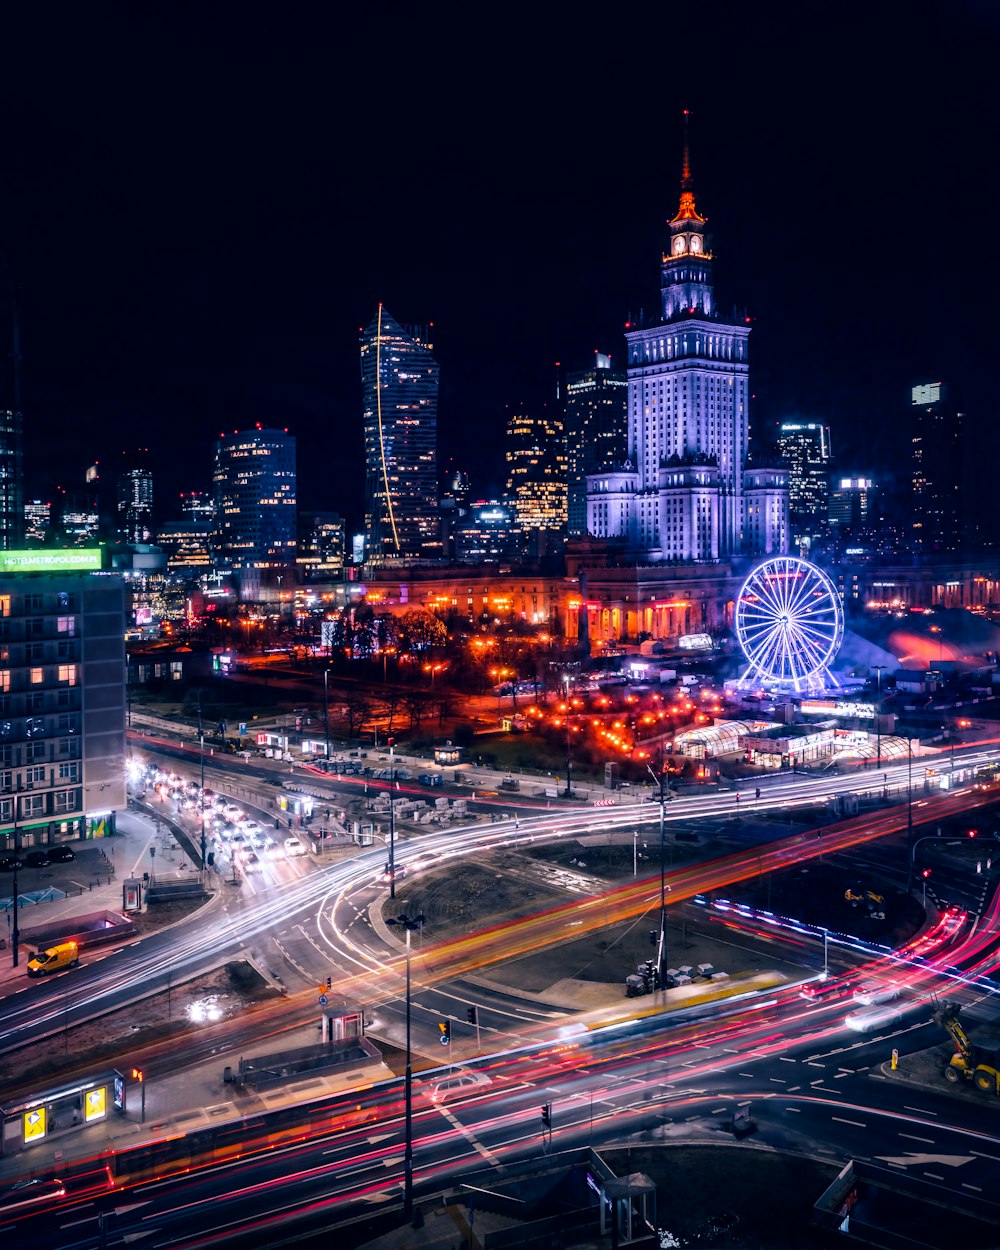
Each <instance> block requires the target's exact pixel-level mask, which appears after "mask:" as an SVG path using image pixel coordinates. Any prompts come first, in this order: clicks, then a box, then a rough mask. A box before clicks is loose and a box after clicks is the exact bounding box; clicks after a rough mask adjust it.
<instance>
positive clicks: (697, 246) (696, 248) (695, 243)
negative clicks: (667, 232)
mask: <svg viewBox="0 0 1000 1250" xmlns="http://www.w3.org/2000/svg"><path fill="white" fill-rule="evenodd" d="M691 251H692V252H700V251H701V235H700V234H693V235H692V236H691Z"/></svg>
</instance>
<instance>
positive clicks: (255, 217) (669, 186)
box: [0, 0, 1000, 523]
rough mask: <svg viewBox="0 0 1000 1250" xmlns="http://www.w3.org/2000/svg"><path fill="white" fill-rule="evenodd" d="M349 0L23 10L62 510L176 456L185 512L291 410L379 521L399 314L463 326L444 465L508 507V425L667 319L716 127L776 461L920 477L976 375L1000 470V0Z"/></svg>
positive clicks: (9, 81)
mask: <svg viewBox="0 0 1000 1250" xmlns="http://www.w3.org/2000/svg"><path fill="white" fill-rule="evenodd" d="M343 7H344V6H319V5H297V6H267V7H266V8H265V7H264V6H244V5H235V4H211V5H204V4H199V5H195V4H189V5H185V4H174V5H166V4H155V3H154V4H140V5H130V4H120V5H102V4H96V5H89V6H69V5H60V4H56V5H53V6H46V7H45V8H44V9H43V7H42V6H22V12H21V13H19V14H17V15H14V16H12V15H11V13H10V12H9V9H8V11H7V12H5V15H4V16H3V18H0V45H2V58H3V59H2V72H0V108H2V113H0V126H2V132H3V139H4V143H3V160H2V165H0V254H3V255H4V256H5V257H6V263H7V267H8V269H9V271H10V274H11V276H12V278H13V281H14V284H15V287H16V291H17V298H18V302H19V305H20V309H21V324H22V339H23V408H24V411H25V414H26V424H27V429H28V436H27V445H26V471H27V488H28V493H29V495H32V496H33V495H35V494H36V493H40V494H42V495H43V497H47V494H48V493H50V492H51V491H52V489H53V488H54V487H55V485H57V484H61V485H63V486H67V487H74V486H76V485H77V484H78V483H79V482H80V481H81V479H82V474H83V472H84V470H85V468H86V467H87V465H88V464H89V463H91V462H92V461H93V460H95V459H100V460H101V462H102V465H104V466H107V465H113V464H114V461H115V459H116V458H117V457H119V456H120V453H121V452H122V451H123V450H125V449H127V448H132V447H135V446H147V447H149V448H151V450H152V451H153V453H154V455H155V465H156V474H157V476H156V489H157V502H158V508H157V510H158V513H159V516H160V519H170V517H171V515H172V514H173V513H174V511H175V510H174V509H173V508H172V506H171V503H172V499H173V497H175V495H176V493H177V492H178V491H179V490H188V489H205V488H207V487H208V485H209V482H210V465H211V446H212V442H213V440H214V439H215V438H216V437H217V436H218V434H219V432H220V431H222V430H223V429H225V430H230V431H231V430H233V429H236V428H245V427H247V426H249V425H252V424H253V423H254V422H258V421H259V422H262V423H264V424H270V425H277V426H286V427H288V428H289V429H290V430H291V431H292V432H293V433H295V434H296V435H297V436H298V440H299V474H300V486H299V498H300V503H301V504H302V505H304V506H307V507H314V508H329V509H337V510H340V511H344V512H346V513H347V514H348V516H349V517H350V519H351V520H352V522H354V523H356V522H357V521H358V520H359V514H360V508H361V502H362V487H363V468H362V459H361V421H360V371H359V364H358V331H359V329H360V328H361V327H363V326H364V325H367V323H368V322H369V321H370V319H371V318H372V316H373V314H374V312H375V308H376V306H377V303H378V302H379V301H380V300H381V301H382V302H383V303H384V304H385V307H386V308H387V310H388V311H389V312H390V313H391V314H392V315H393V316H394V317H395V318H396V319H397V320H399V321H401V322H403V323H414V324H425V323H427V322H433V323H434V347H435V355H436V357H437V359H438V360H439V362H440V364H441V370H442V395H441V405H440V421H439V456H440V458H441V461H442V463H446V462H448V461H449V460H453V461H454V462H455V464H456V465H458V466H460V467H467V468H469V469H470V470H471V472H472V474H473V488H474V491H475V492H476V493H477V494H478V495H485V494H486V493H488V492H489V491H492V490H496V489H498V488H499V487H500V486H502V477H501V473H500V469H499V459H500V454H501V443H502V439H501V434H502V430H503V423H504V419H505V411H506V409H507V407H508V405H516V404H521V403H523V404H527V405H529V406H534V407H536V408H537V407H538V406H540V405H541V404H542V403H543V402H545V401H546V400H548V399H550V398H551V395H552V392H553V379H554V376H555V364H556V362H557V361H558V362H561V363H562V365H563V366H564V367H568V368H570V369H572V368H585V367H587V366H588V365H589V364H590V363H591V362H592V360H593V352H594V350H595V349H596V350H601V351H606V352H610V353H611V354H612V356H613V357H615V358H617V360H618V361H619V362H621V361H622V359H623V354H622V349H623V341H622V338H621V331H622V327H623V324H624V322H625V320H626V319H627V318H628V316H629V315H630V314H632V315H636V314H638V312H639V310H640V309H646V310H654V309H656V307H657V305H658V299H659V294H658V277H659V272H658V260H659V250H660V246H661V243H662V241H663V238H664V236H665V233H666V231H665V227H664V222H665V220H667V219H668V218H670V217H672V216H673V214H674V212H675V211H676V206H677V199H678V189H679V187H678V184H679V174H680V160H681V147H682V141H683V130H682V110H683V109H685V108H688V109H690V110H691V156H692V164H693V169H694V175H695V190H696V198H697V203H698V207H699V209H700V211H701V212H702V214H703V215H705V216H707V217H708V219H709V226H708V229H709V232H710V234H711V239H712V245H713V250H714V252H715V255H716V266H715V270H716V291H717V296H718V297H719V306H720V308H722V309H727V310H728V309H729V308H730V307H733V306H738V307H739V308H740V310H741V311H742V310H743V309H745V310H746V311H747V313H748V314H749V315H750V316H751V317H752V318H753V319H754V331H753V334H752V336H751V389H752V393H753V395H754V397H755V399H754V406H753V408H752V411H751V422H752V427H753V429H754V432H755V437H759V438H761V439H762V440H765V441H766V439H767V437H768V436H769V434H770V431H771V430H773V427H774V423H775V422H777V421H779V420H783V419H791V418H802V419H809V420H820V421H823V422H827V423H829V424H830V426H831V427H832V432H833V447H834V451H835V453H836V455H837V466H838V467H839V468H843V469H844V470H845V471H847V470H851V471H872V472H874V473H875V474H876V476H884V475H885V474H886V473H889V472H892V471H893V470H894V469H895V470H900V469H903V470H904V471H905V464H906V457H907V453H908V448H907V443H906V438H907V433H906V415H907V407H908V403H909V388H910V386H911V385H912V384H913V383H915V382H922V381H930V380H947V381H950V382H953V383H954V384H956V385H957V386H959V387H960V388H961V391H962V394H963V403H964V406H965V407H966V409H967V411H968V413H969V415H970V428H971V430H972V433H971V434H970V441H971V442H974V444H975V446H977V447H981V448H983V454H982V455H978V456H977V459H978V460H979V463H980V464H981V465H982V466H983V473H984V476H985V473H986V471H987V470H988V468H989V466H990V465H991V462H992V460H993V459H994V456H995V450H994V437H993V431H994V430H995V428H996V424H997V423H996V404H995V387H994V386H993V385H989V384H988V382H987V377H988V369H989V366H990V365H991V364H992V360H993V357H994V356H995V354H996V347H995V341H994V340H995V321H996V316H995V305H996V301H997V292H998V284H997V277H998V275H997V265H996V256H997V249H996V242H995V233H996V225H995V221H996V207H997V206H996V197H995V194H994V182H995V178H996V173H995V163H996V135H997V107H996V99H997V91H996V87H995V80H994V66H993V64H992V62H993V60H994V59H995V51H996V47H997V37H998V34H1000V29H998V27H1000V15H998V9H997V6H996V5H995V4H993V3H990V2H988V0H984V2H983V3H976V2H974V0H958V2H954V0H953V3H951V4H949V5H948V6H941V5H937V4H934V5H932V4H920V3H916V4H909V5H906V6H902V5H898V4H879V3H874V4H868V5H867V6H857V7H852V6H839V7H835V6H811V5H803V4H797V5H792V4H788V5H784V4H768V3H762V4H750V5H746V6H742V7H741V8H740V9H738V10H735V12H738V13H739V14H740V16H739V17H737V18H727V17H726V11H727V10H728V9H730V8H731V6H729V5H718V4H716V5H704V6H697V5H684V6H666V5H648V6H647V5H638V6H631V7H625V8H622V7H620V6H619V7H617V8H615V7H612V8H609V9H608V10H607V11H606V12H604V13H603V15H601V16H599V17H596V18H595V17H592V16H587V13H588V12H589V11H588V10H586V9H585V7H584V6H579V5H572V6H571V5H552V6H545V5H534V6H527V5H523V6H522V5H517V4H514V5H505V6H497V7H494V8H490V7H486V8H480V7H475V6H457V5H454V6H453V5H439V6H423V7H421V8H417V7H415V6H412V5H398V4H392V3H388V4H382V5H379V6H374V5H373V6H367V7H366V15H359V14H357V13H354V14H351V15H347V16H345V15H344V13H343V12H342V11H341V10H342V8H343ZM23 10H28V11H27V12H25V11H23ZM540 14H541V16H540ZM990 381H991V382H992V379H990ZM979 440H981V442H980V441H979Z"/></svg>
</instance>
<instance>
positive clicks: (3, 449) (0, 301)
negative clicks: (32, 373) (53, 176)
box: [0, 256, 24, 551]
mask: <svg viewBox="0 0 1000 1250" xmlns="http://www.w3.org/2000/svg"><path fill="white" fill-rule="evenodd" d="M23 420H24V418H23V416H22V413H21V328H20V323H19V321H18V310H17V302H16V300H15V298H14V284H13V283H12V282H11V280H10V277H9V276H8V274H7V268H6V264H5V262H4V260H3V257H2V256H0V549H2V550H5V551H7V550H10V549H11V548H17V547H23V546H24V462H23V455H24V447H23V437H22V436H23Z"/></svg>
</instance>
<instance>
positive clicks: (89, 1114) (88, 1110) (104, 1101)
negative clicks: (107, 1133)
mask: <svg viewBox="0 0 1000 1250" xmlns="http://www.w3.org/2000/svg"><path fill="white" fill-rule="evenodd" d="M107 1114H108V1091H107V1090H106V1089H105V1087H104V1086H103V1085H101V1086H99V1087H98V1088H97V1089H88V1090H87V1092H86V1094H85V1095H84V1099H83V1118H84V1120H85V1121H86V1122H87V1123H88V1124H89V1123H90V1122H91V1120H103V1119H104V1117H105V1116H106V1115H107Z"/></svg>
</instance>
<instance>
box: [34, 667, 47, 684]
mask: <svg viewBox="0 0 1000 1250" xmlns="http://www.w3.org/2000/svg"><path fill="white" fill-rule="evenodd" d="M44 680H45V670H44V669H43V668H33V669H31V684H32V685H33V686H40V685H41V684H42V682H43V681H44Z"/></svg>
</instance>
